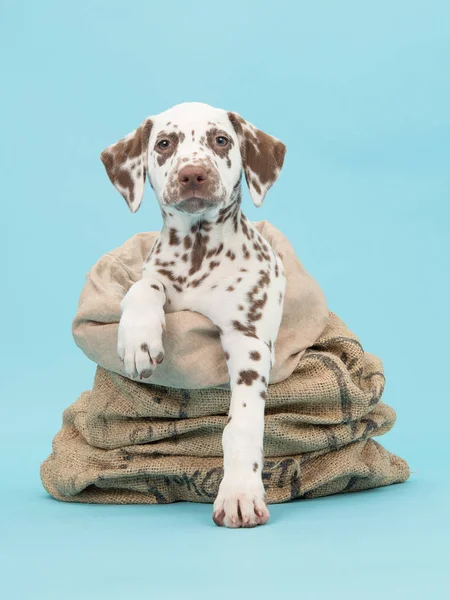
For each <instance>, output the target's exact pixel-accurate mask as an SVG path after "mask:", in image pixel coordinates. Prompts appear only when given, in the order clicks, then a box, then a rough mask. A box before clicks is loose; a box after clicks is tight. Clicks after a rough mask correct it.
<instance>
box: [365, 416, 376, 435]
mask: <svg viewBox="0 0 450 600" xmlns="http://www.w3.org/2000/svg"><path fill="white" fill-rule="evenodd" d="M361 423H365V424H366V428H365V429H364V432H363V434H362V436H361V437H362V438H368V437H370V434H371V433H372V432H373V431H375V429H377V427H378V423H377V422H376V421H374V420H373V419H371V418H370V417H362V419H361Z"/></svg>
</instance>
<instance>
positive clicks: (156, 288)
mask: <svg viewBox="0 0 450 600" xmlns="http://www.w3.org/2000/svg"><path fill="white" fill-rule="evenodd" d="M150 287H152V288H153V289H154V290H158V292H159V291H160V289H159V287H158V286H157V285H155V284H154V283H152V284H151V286H150Z"/></svg>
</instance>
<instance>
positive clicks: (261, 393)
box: [259, 390, 267, 400]
mask: <svg viewBox="0 0 450 600" xmlns="http://www.w3.org/2000/svg"><path fill="white" fill-rule="evenodd" d="M259 395H260V396H261V398H262V399H263V400H265V399H266V398H267V392H266V391H264V390H263V391H262V392H260V394H259Z"/></svg>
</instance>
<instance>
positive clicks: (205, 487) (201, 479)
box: [164, 467, 223, 498]
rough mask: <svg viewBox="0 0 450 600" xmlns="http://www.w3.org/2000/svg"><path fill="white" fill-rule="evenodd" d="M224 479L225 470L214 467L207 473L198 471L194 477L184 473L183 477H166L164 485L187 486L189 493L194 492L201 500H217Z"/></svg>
mask: <svg viewBox="0 0 450 600" xmlns="http://www.w3.org/2000/svg"><path fill="white" fill-rule="evenodd" d="M222 477H223V468H222V467H214V468H213V469H209V470H208V471H206V473H205V472H204V471H200V470H199V469H197V470H196V471H195V472H194V473H193V474H192V475H190V474H189V473H182V474H181V475H170V476H168V475H165V476H164V483H165V484H166V486H167V487H170V486H172V485H177V486H178V487H180V486H185V487H187V489H188V491H191V488H192V491H194V493H195V494H196V495H197V496H198V497H199V498H204V497H207V498H215V496H216V495H217V490H218V488H219V484H220V481H221V480H222Z"/></svg>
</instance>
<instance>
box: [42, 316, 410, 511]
mask: <svg viewBox="0 0 450 600" xmlns="http://www.w3.org/2000/svg"><path fill="white" fill-rule="evenodd" d="M187 314H188V313H186V315H187ZM168 316H170V315H168ZM202 327H207V325H206V324H203V325H202ZM202 331H203V332H204V331H205V330H204V329H203V330H202ZM294 337H295V336H294ZM281 349H283V348H281ZM109 350H110V352H111V353H112V350H111V349H109ZM298 354H301V358H300V360H297V362H296V363H295V365H294V366H293V368H292V373H291V375H290V376H289V377H288V378H286V379H284V380H283V381H280V382H279V383H276V384H272V385H270V386H269V389H268V398H267V405H266V406H267V408H266V417H265V439H264V449H265V456H266V459H265V464H264V470H263V481H264V485H265V488H266V491H267V501H268V502H269V503H277V502H284V501H287V500H291V499H293V498H299V497H317V496H324V495H328V494H334V493H338V492H349V491H357V490H363V489H367V488H374V487H379V486H384V485H389V484H392V483H398V482H402V481H405V480H406V479H407V478H408V477H409V469H408V465H407V464H406V462H405V461H404V460H403V459H401V458H399V457H397V456H395V455H393V454H391V453H389V452H388V451H387V450H385V449H384V448H383V447H382V446H381V445H380V444H378V443H377V442H376V441H374V440H373V439H372V437H373V436H377V435H381V434H383V433H385V432H386V431H388V430H389V429H390V428H391V427H392V426H393V424H394V421H395V413H394V411H393V410H392V408H390V407H388V406H386V405H385V404H383V403H382V402H381V395H382V392H383V388H384V375H383V367H382V364H381V361H380V360H379V359H378V358H376V357H375V356H372V355H371V354H368V353H365V352H364V351H363V349H362V347H361V345H360V343H359V341H358V339H357V338H356V337H355V336H354V335H353V334H352V333H351V332H350V331H349V330H348V329H347V327H346V326H345V325H344V323H343V322H342V321H341V320H340V319H339V318H338V317H336V316H335V315H334V314H333V313H330V315H329V318H328V322H327V325H326V327H325V330H324V331H323V332H322V334H321V336H320V337H319V339H317V340H314V342H313V343H311V344H310V347H309V348H308V349H306V351H304V352H303V351H300V352H298ZM284 356H286V354H285V355H284ZM173 360H176V357H174V358H173ZM290 360H291V361H293V360H294V359H293V358H290ZM170 364H173V363H172V362H171V363H170ZM177 364H178V363H177ZM290 364H291V363H290ZM179 376H180V371H177V377H179ZM193 378H194V379H193ZM193 378H191V379H190V381H191V382H192V381H193V380H195V374H194V375H193ZM211 380H213V381H215V382H216V383H217V382H218V381H220V379H218V378H217V372H216V373H215V375H214V376H212V377H211ZM222 380H223V378H222ZM229 400H230V392H229V391H227V390H218V389H191V390H188V389H176V388H174V387H162V386H158V385H153V384H145V383H138V382H135V381H131V380H129V379H126V378H125V377H122V376H121V375H118V374H117V373H114V372H112V371H108V370H105V369H104V368H102V367H98V368H97V373H96V376H95V381H94V387H93V389H92V391H87V392H84V393H83V394H81V396H80V398H79V399H78V400H77V401H76V402H75V403H74V404H73V405H72V406H70V407H69V408H68V409H67V410H66V411H65V412H64V416H63V426H62V429H61V431H60V432H59V433H58V434H57V435H56V437H55V438H54V441H53V452H52V454H51V455H50V457H49V458H48V459H47V460H46V461H45V462H44V463H43V464H42V466H41V478H42V482H43V484H44V487H45V488H46V490H47V491H48V492H49V493H50V494H51V495H52V496H54V497H55V498H56V499H58V500H64V501H72V502H92V503H118V504H125V503H148V504H153V503H167V502H175V501H178V500H188V501H194V502H213V501H214V498H215V496H216V494H217V490H218V486H219V483H220V480H221V478H222V476H223V470H222V447H221V436H222V431H223V428H224V426H225V423H226V418H227V417H226V416H227V412H228V406H229Z"/></svg>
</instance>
